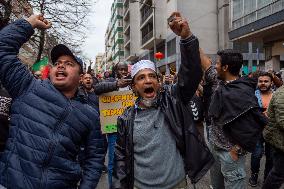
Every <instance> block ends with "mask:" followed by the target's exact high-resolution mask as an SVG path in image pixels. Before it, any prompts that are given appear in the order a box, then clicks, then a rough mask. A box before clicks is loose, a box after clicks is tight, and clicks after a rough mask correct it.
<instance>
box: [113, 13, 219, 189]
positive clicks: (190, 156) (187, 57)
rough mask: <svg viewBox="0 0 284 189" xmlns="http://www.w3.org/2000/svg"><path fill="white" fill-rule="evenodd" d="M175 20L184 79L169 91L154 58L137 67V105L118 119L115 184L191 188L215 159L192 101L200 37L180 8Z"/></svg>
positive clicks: (197, 76)
mask: <svg viewBox="0 0 284 189" xmlns="http://www.w3.org/2000/svg"><path fill="white" fill-rule="evenodd" d="M171 18H173V19H172V20H171V21H170V22H169V25H170V27H171V29H172V30H173V31H174V32H175V33H176V34H177V35H179V36H180V37H181V42H180V47H181V62H182V63H181V66H180V70H179V73H178V82H177V83H176V84H175V85H173V86H171V87H168V88H165V89H164V90H160V89H161V87H160V84H159V81H158V76H157V73H156V71H155V70H156V69H155V66H154V63H152V62H151V61H149V60H141V61H139V62H137V63H136V64H134V66H133V67H132V70H131V76H132V79H133V80H132V82H133V83H132V89H133V91H134V93H135V94H137V95H138V99H137V101H136V103H135V106H133V107H130V108H128V109H127V110H126V111H125V112H124V114H123V115H122V116H120V117H119V118H118V138H117V142H116V149H115V162H114V173H113V182H112V188H115V189H133V188H138V189H140V188H163V189H174V188H186V186H187V183H186V179H185V178H186V175H188V176H189V178H190V179H191V181H192V182H193V183H196V182H197V181H198V180H199V179H200V178H201V177H202V176H203V175H204V174H205V173H206V172H207V171H208V169H209V168H210V166H211V165H212V163H213V161H214V160H213V158H212V155H211V154H210V152H209V150H208V149H207V147H206V146H205V144H204V142H203V141H202V139H201V136H200V135H199V134H198V131H197V129H196V127H194V125H193V119H192V117H191V114H190V113H189V106H188V103H189V101H190V99H191V98H192V96H193V95H194V93H195V91H196V89H197V87H198V84H199V82H200V80H201V77H202V70H201V66H200V57H199V43H198V39H197V38H196V37H195V36H194V35H192V33H191V31H190V29H189V26H188V23H187V22H186V21H185V20H184V19H183V18H182V17H181V15H180V13H177V12H175V13H173V14H172V16H171Z"/></svg>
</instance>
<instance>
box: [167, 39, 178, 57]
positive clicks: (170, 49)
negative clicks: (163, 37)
mask: <svg viewBox="0 0 284 189" xmlns="http://www.w3.org/2000/svg"><path fill="white" fill-rule="evenodd" d="M174 54H176V38H174V39H172V40H170V41H169V42H168V43H167V55H168V57H170V56H172V55H174Z"/></svg>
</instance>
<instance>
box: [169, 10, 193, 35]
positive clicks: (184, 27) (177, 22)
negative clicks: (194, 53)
mask: <svg viewBox="0 0 284 189" xmlns="http://www.w3.org/2000/svg"><path fill="white" fill-rule="evenodd" d="M168 24H169V26H170V28H171V30H172V31H173V32H174V33H175V34H176V35H178V36H180V37H181V38H182V39H186V38H188V37H190V36H191V35H192V33H191V31H190V28H189V25H188V22H187V21H186V20H185V19H184V18H182V17H181V14H180V13H179V12H173V13H172V14H171V16H170V18H169V23H168Z"/></svg>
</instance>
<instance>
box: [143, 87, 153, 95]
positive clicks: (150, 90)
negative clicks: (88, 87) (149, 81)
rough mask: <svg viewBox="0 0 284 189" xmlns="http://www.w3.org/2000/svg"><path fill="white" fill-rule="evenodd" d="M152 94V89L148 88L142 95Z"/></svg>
mask: <svg viewBox="0 0 284 189" xmlns="http://www.w3.org/2000/svg"><path fill="white" fill-rule="evenodd" d="M153 92H154V88H153V87H149V88H146V89H145V90H144V93H146V94H151V93H153Z"/></svg>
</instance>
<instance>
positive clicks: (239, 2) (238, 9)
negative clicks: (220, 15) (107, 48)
mask: <svg viewBox="0 0 284 189" xmlns="http://www.w3.org/2000/svg"><path fill="white" fill-rule="evenodd" d="M242 14H243V0H234V1H233V20H237V19H238V18H240V17H241V16H242Z"/></svg>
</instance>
